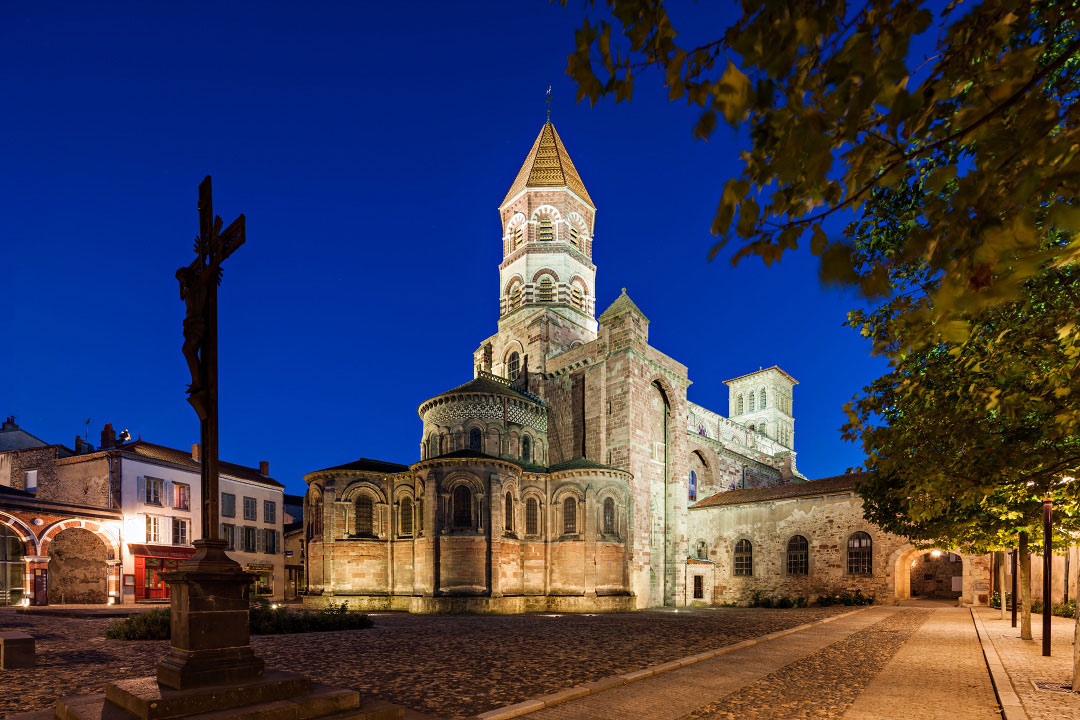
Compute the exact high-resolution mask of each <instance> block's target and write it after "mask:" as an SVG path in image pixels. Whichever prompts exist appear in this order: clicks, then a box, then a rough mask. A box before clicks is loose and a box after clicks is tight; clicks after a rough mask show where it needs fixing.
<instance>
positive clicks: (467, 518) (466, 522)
mask: <svg viewBox="0 0 1080 720" xmlns="http://www.w3.org/2000/svg"><path fill="white" fill-rule="evenodd" d="M454 527H456V528H468V527H472V494H471V493H470V492H469V488H467V487H466V486H464V485H458V486H457V487H456V488H454Z"/></svg>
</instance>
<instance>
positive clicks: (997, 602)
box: [990, 592, 1012, 609]
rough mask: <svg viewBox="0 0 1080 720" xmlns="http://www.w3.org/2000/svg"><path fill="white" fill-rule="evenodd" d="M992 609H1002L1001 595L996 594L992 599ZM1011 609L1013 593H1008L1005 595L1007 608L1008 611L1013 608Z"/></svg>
mask: <svg viewBox="0 0 1080 720" xmlns="http://www.w3.org/2000/svg"><path fill="white" fill-rule="evenodd" d="M990 607H992V608H1000V607H1001V593H994V595H993V597H991V598H990ZM1011 607H1012V593H1008V592H1007V593H1005V608H1006V609H1008V608H1011Z"/></svg>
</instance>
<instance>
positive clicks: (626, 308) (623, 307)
mask: <svg viewBox="0 0 1080 720" xmlns="http://www.w3.org/2000/svg"><path fill="white" fill-rule="evenodd" d="M624 312H636V313H637V314H638V315H640V316H641V317H642V318H644V320H645V322H648V321H649V318H647V317H645V313H643V312H641V308H639V307H638V306H637V305H635V304H634V301H633V300H631V299H630V296H629V295H627V294H626V288H623V289H622V293H621V294H620V295H619V297H617V298H615V302H613V303H611V305H609V306H608V309H607V310H605V311H604V312H603V313H602V314H601V315H600V317H599V320H600V322H603V321H604V320H605V319H606V318H609V317H614V316H615V315H619V314H621V313H624Z"/></svg>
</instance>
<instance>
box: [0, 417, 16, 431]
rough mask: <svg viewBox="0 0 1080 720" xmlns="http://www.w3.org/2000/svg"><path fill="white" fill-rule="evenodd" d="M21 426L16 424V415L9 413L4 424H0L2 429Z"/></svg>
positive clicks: (12, 428) (13, 428) (14, 428)
mask: <svg viewBox="0 0 1080 720" xmlns="http://www.w3.org/2000/svg"><path fill="white" fill-rule="evenodd" d="M18 429H19V426H18V425H16V424H15V416H14V415H9V416H8V418H7V420H5V421H4V424H3V425H2V426H0V430H18Z"/></svg>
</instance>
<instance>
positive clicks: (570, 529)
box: [563, 497, 577, 535]
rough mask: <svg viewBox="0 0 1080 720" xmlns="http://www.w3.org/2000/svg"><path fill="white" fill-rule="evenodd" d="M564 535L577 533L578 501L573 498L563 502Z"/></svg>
mask: <svg viewBox="0 0 1080 720" xmlns="http://www.w3.org/2000/svg"><path fill="white" fill-rule="evenodd" d="M563 533H564V534H566V535H573V534H575V533H577V499H576V498H573V497H568V498H566V499H565V500H563Z"/></svg>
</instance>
